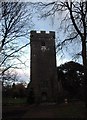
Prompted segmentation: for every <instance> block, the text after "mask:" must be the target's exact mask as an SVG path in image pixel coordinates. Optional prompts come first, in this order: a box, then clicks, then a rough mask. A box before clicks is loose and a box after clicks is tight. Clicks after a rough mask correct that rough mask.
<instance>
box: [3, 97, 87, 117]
mask: <svg viewBox="0 0 87 120" xmlns="http://www.w3.org/2000/svg"><path fill="white" fill-rule="evenodd" d="M26 100H27V99H26V98H16V99H14V98H4V99H3V105H4V106H5V107H3V111H4V112H5V113H6V112H9V113H10V114H9V116H10V115H13V117H18V115H17V116H16V114H17V113H18V112H17V113H16V111H19V112H20V114H22V116H21V117H22V118H85V113H86V109H85V104H84V102H81V101H79V102H74V103H68V104H65V103H62V104H57V105H55V104H54V105H53V104H52V105H49V104H45V105H43V104H41V105H27V103H26ZM16 106H18V107H16ZM8 110H9V111H8ZM23 111H25V112H23ZM22 112H23V113H22ZM14 113H15V114H14ZM9 116H8V114H7V117H9ZM86 117H87V116H86Z"/></svg>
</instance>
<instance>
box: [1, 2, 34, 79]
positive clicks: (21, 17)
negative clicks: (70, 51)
mask: <svg viewBox="0 0 87 120" xmlns="http://www.w3.org/2000/svg"><path fill="white" fill-rule="evenodd" d="M28 5H29V4H28V3H26V2H1V3H0V26H1V27H0V58H1V59H0V75H1V74H2V76H3V75H4V73H5V72H6V71H7V70H9V69H10V68H13V69H14V68H21V67H19V65H20V64H24V65H25V61H22V60H21V59H20V56H23V55H24V51H23V49H24V48H25V47H26V46H28V45H29V40H27V36H28V35H29V29H30V27H31V26H32V25H33V24H32V21H31V18H32V15H31V10H30V8H29V7H28ZM2 78H3V77H2Z"/></svg>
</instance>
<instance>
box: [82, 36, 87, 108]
mask: <svg viewBox="0 0 87 120" xmlns="http://www.w3.org/2000/svg"><path fill="white" fill-rule="evenodd" d="M82 59H83V66H84V98H85V106H86V108H87V60H86V39H85V38H82Z"/></svg>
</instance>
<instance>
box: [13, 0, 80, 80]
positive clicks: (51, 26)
mask: <svg viewBox="0 0 87 120" xmlns="http://www.w3.org/2000/svg"><path fill="white" fill-rule="evenodd" d="M11 1H12V0H11ZM13 1H14V0H13ZM21 1H22V0H21ZM25 1H31V0H25ZM39 1H45V2H46V1H47V0H33V2H39ZM48 1H53V0H48ZM23 2H24V1H23ZM60 17H62V15H60V16H55V17H49V18H47V19H38V17H37V14H34V15H33V18H32V21H33V23H34V27H32V28H31V30H36V31H42V30H44V31H47V32H48V31H55V34H56V38H58V37H60V39H64V34H63V32H62V30H61V31H58V27H59V25H60V22H59V18H60ZM73 46H74V45H73ZM70 47H71V48H72V46H70ZM75 48H76V47H75ZM75 48H74V47H73V50H74V49H75ZM77 49H79V46H77ZM25 51H26V52H27V54H25V55H24V56H22V57H21V60H24V61H26V60H27V66H28V67H26V69H22V70H17V72H18V74H19V76H20V80H25V81H29V78H30V46H28V47H27V48H26V49H25ZM74 51H75V50H74ZM64 52H65V53H64V54H65V56H64V58H62V59H60V56H61V55H60V53H58V54H57V66H59V65H60V64H63V63H65V62H68V61H71V60H72V58H71V53H72V49H71V50H69V51H66V50H64Z"/></svg>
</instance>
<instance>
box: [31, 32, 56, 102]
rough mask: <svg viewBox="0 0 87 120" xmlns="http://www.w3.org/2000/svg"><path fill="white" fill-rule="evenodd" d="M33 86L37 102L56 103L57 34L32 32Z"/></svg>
mask: <svg viewBox="0 0 87 120" xmlns="http://www.w3.org/2000/svg"><path fill="white" fill-rule="evenodd" d="M30 46H31V63H30V64H31V69H30V70H31V72H30V74H31V76H30V77H31V86H32V89H33V92H34V97H35V102H56V100H57V96H58V80H57V67H56V52H55V32H52V31H50V32H49V33H46V32H45V31H41V32H40V33H37V32H36V31H31V34H30Z"/></svg>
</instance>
